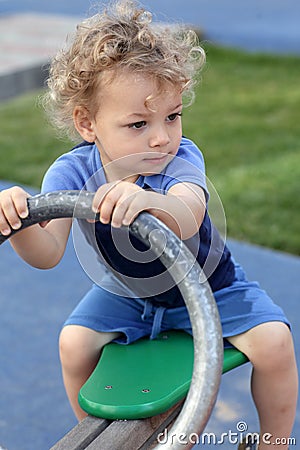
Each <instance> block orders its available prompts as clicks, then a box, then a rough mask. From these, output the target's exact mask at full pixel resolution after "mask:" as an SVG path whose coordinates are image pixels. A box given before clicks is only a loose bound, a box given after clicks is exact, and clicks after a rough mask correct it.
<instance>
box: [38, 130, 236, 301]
mask: <svg viewBox="0 0 300 450" xmlns="http://www.w3.org/2000/svg"><path fill="white" fill-rule="evenodd" d="M179 182H190V183H194V184H197V185H199V186H201V187H202V188H203V190H204V192H205V195H206V199H207V200H208V199H209V194H208V190H207V185H206V176H205V164H204V159H203V156H202V153H201V152H200V150H199V149H198V148H197V147H196V146H195V144H194V143H193V142H192V141H190V140H189V139H187V138H184V137H183V138H182V140H181V144H180V147H179V149H178V152H177V155H176V157H174V158H173V159H172V160H171V161H170V163H169V164H168V165H167V166H166V167H165V168H164V169H163V171H162V172H160V173H157V174H153V175H149V176H139V177H138V179H137V181H136V184H137V185H139V186H140V187H142V188H143V189H151V190H153V191H155V192H159V193H162V194H166V193H167V191H168V190H169V189H170V188H171V186H173V185H174V184H176V183H179ZM104 183H106V178H105V173H104V171H103V167H102V163H101V159H100V154H99V151H98V148H97V147H96V145H95V144H90V143H86V142H83V143H82V144H80V145H79V146H77V147H75V148H74V149H73V150H71V151H70V152H68V153H66V154H64V155H62V156H61V157H59V158H58V159H57V160H56V161H55V162H54V163H53V164H52V166H51V167H50V168H49V169H48V171H47V172H46V174H45V177H44V180H43V184H42V192H43V193H46V192H52V191H56V190H82V189H84V190H88V191H91V192H95V191H96V190H97V189H98V187H99V186H101V185H102V184H104ZM79 222H80V228H81V229H82V231H83V233H84V235H85V238H86V240H87V242H88V243H89V245H90V246H92V247H93V248H94V249H95V251H96V252H98V254H99V250H100V253H101V257H100V258H98V261H99V262H101V263H102V264H103V265H106V267H108V268H109V271H110V272H111V273H113V277H115V278H114V279H115V281H116V284H118V283H119V282H121V283H122V284H124V285H125V286H127V287H128V288H129V291H126V290H125V291H124V292H125V293H126V292H128V295H130V293H132V292H133V293H134V294H135V295H136V296H138V297H141V298H147V299H151V301H152V302H153V303H157V304H164V305H167V306H179V305H183V304H184V301H183V299H182V297H181V294H180V291H179V289H178V288H177V286H174V282H173V280H172V279H171V277H170V275H169V274H168V272H167V270H166V268H165V267H164V266H163V264H162V263H161V262H160V260H159V259H158V258H157V257H155V258H153V257H149V252H148V250H149V249H148V248H146V246H145V245H144V244H142V243H141V242H140V241H138V239H137V238H135V237H134V236H132V235H130V234H128V229H126V227H122V228H118V229H116V228H113V227H111V226H110V224H107V225H106V224H102V223H101V222H96V224H90V223H88V222H86V221H79ZM185 243H186V245H187V246H188V247H189V248H190V250H191V251H192V253H193V254H194V255H195V258H196V259H197V261H198V262H199V264H200V266H201V267H202V268H203V271H204V273H205V275H206V277H207V279H208V281H209V283H210V286H211V288H212V291H213V292H215V291H217V290H219V289H222V288H224V287H226V286H229V285H230V284H231V283H232V281H233V280H234V276H235V270H234V263H233V261H232V258H231V254H230V252H229V250H228V248H227V246H226V245H225V243H224V241H223V240H222V238H221V236H220V234H219V232H218V231H217V230H216V228H215V227H214V225H213V223H212V221H211V219H210V217H209V214H208V211H207V210H206V213H205V216H204V220H203V222H202V224H201V227H200V229H199V233H197V234H196V235H195V236H193V237H192V238H190V239H188V240H187V241H185ZM132 249H133V251H132ZM143 252H144V254H145V256H146V258H145V260H144V261H143V258H142V257H141V255H143ZM136 255H139V256H138V257H136ZM141 279H142V280H143V282H141ZM147 279H149V280H152V281H151V283H148V284H147V283H146V281H145V280H147ZM154 280H156V281H154ZM111 283H112V278H110V280H109V284H110V286H111ZM104 284H105V282H104ZM154 284H155V286H154ZM157 284H159V289H157ZM151 286H152V287H151ZM104 287H105V286H104Z"/></svg>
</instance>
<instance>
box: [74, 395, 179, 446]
mask: <svg viewBox="0 0 300 450" xmlns="http://www.w3.org/2000/svg"><path fill="white" fill-rule="evenodd" d="M182 404H183V401H181V402H179V403H177V404H176V405H175V406H173V407H172V408H170V409H169V410H168V411H166V412H165V413H162V414H159V415H157V416H153V417H150V418H148V419H139V420H119V421H115V422H112V423H111V424H110V425H109V426H108V427H107V428H105V429H104V430H103V431H102V433H101V434H100V435H99V436H98V437H96V439H94V440H93V441H92V442H91V443H90V445H89V446H88V447H87V448H86V450H99V449H101V450H138V449H143V450H146V449H147V448H150V446H153V443H154V442H155V441H156V437H157V434H158V433H160V432H162V431H163V430H164V429H165V428H167V427H168V425H169V424H170V422H172V421H173V420H174V418H175V417H176V416H177V415H178V414H179V412H180V410H181V407H182ZM70 450H71V449H70ZM72 450H73V449H72Z"/></svg>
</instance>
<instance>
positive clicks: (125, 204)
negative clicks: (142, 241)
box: [93, 181, 150, 228]
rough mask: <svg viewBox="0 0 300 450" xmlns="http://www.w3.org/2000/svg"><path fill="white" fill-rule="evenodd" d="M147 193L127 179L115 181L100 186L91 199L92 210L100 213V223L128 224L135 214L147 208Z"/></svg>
mask: <svg viewBox="0 0 300 450" xmlns="http://www.w3.org/2000/svg"><path fill="white" fill-rule="evenodd" d="M149 194H150V192H147V191H145V190H144V189H142V188H141V187H139V186H137V185H136V184H134V183H129V182H128V181H117V182H114V183H107V184H104V185H103V186H101V187H100V188H99V189H98V191H97V192H96V194H95V196H94V200H93V211H94V212H95V213H98V212H99V214H100V221H101V222H102V223H105V224H106V223H109V222H111V224H112V226H113V227H116V228H118V227H121V226H122V225H125V226H128V225H130V224H131V223H132V222H133V221H134V219H135V218H136V217H137V215H138V214H139V213H140V212H141V211H143V210H145V209H148V208H149V206H150V205H149V203H148V201H149Z"/></svg>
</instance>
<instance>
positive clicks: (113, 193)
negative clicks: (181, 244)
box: [93, 181, 206, 240]
mask: <svg viewBox="0 0 300 450" xmlns="http://www.w3.org/2000/svg"><path fill="white" fill-rule="evenodd" d="M93 209H94V211H95V212H99V213H100V220H101V222H103V223H109V222H111V224H112V225H113V226H114V227H120V226H121V225H129V224H130V223H132V222H133V220H134V219H135V218H136V216H137V215H138V214H139V213H140V212H141V211H148V212H150V213H151V214H153V215H154V216H156V217H157V218H159V219H160V220H161V221H162V222H164V223H165V224H166V225H167V226H168V227H169V228H170V229H171V230H172V231H174V233H176V234H177V236H179V237H180V238H181V239H183V240H184V239H188V238H189V237H191V236H193V235H194V234H195V233H197V232H198V230H199V228H200V226H201V223H202V220H203V217H204V214H205V209H206V200H205V194H204V191H203V189H202V188H201V187H200V186H198V185H196V184H193V183H177V184H175V185H174V186H172V187H171V188H170V190H169V191H168V193H167V195H163V194H160V193H156V192H153V191H146V190H144V189H142V188H140V187H139V186H137V185H136V184H134V183H129V182H126V181H119V182H116V183H108V184H106V185H103V186H101V187H100V188H99V189H98V191H97V193H96V194H95V197H94V201H93Z"/></svg>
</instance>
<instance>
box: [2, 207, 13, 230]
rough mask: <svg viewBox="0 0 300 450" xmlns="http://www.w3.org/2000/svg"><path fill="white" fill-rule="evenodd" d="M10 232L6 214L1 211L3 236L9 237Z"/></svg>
mask: <svg viewBox="0 0 300 450" xmlns="http://www.w3.org/2000/svg"><path fill="white" fill-rule="evenodd" d="M10 232H11V228H10V225H9V224H8V222H7V220H6V217H5V215H4V213H3V212H2V210H0V233H1V234H3V236H8V235H9V234H10Z"/></svg>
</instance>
